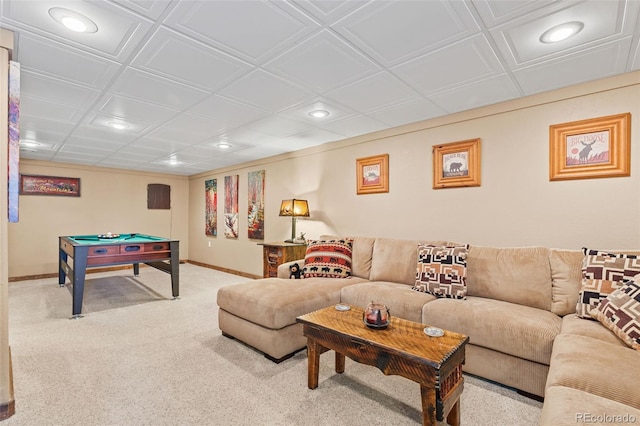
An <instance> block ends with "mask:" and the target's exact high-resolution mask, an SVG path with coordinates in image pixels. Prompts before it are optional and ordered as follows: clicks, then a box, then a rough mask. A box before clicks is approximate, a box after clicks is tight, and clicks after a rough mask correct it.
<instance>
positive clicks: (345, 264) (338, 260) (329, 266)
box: [302, 238, 353, 278]
mask: <svg viewBox="0 0 640 426" xmlns="http://www.w3.org/2000/svg"><path fill="white" fill-rule="evenodd" d="M352 251H353V239H352V238H342V239H331V240H315V241H308V245H307V253H306V255H305V257H304V268H303V269H302V273H303V275H304V277H305V278H310V277H324V278H350V277H351V255H352Z"/></svg>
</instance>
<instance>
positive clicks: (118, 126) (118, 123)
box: [107, 121, 129, 130]
mask: <svg viewBox="0 0 640 426" xmlns="http://www.w3.org/2000/svg"><path fill="white" fill-rule="evenodd" d="M107 125H108V126H109V127H113V128H114V129H118V130H124V129H128V128H129V125H128V124H127V123H123V122H122V121H109V122H108V123H107Z"/></svg>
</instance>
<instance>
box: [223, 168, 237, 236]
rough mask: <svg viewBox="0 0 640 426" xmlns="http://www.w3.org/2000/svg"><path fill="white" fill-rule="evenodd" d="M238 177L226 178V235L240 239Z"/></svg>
mask: <svg viewBox="0 0 640 426" xmlns="http://www.w3.org/2000/svg"><path fill="white" fill-rule="evenodd" d="M238 179H239V176H238V175H232V176H225V177H224V235H225V236H226V237H228V238H238Z"/></svg>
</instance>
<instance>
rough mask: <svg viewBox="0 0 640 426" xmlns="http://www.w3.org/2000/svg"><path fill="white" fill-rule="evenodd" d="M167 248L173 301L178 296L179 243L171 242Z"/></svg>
mask: <svg viewBox="0 0 640 426" xmlns="http://www.w3.org/2000/svg"><path fill="white" fill-rule="evenodd" d="M169 248H170V249H171V260H170V262H171V294H173V299H174V300H175V299H178V298H179V297H178V296H180V269H179V268H180V243H179V242H178V241H171V242H170V243H169Z"/></svg>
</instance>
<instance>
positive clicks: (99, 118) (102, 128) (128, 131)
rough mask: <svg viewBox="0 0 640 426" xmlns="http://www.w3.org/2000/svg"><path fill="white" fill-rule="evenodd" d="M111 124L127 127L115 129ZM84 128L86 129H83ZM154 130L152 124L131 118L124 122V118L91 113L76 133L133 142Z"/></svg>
mask: <svg viewBox="0 0 640 426" xmlns="http://www.w3.org/2000/svg"><path fill="white" fill-rule="evenodd" d="M110 123H122V124H125V125H126V126H127V128H125V129H114V128H113V127H112V126H111V124H110ZM82 126H84V127H82ZM151 128H152V125H151V124H148V123H141V122H136V121H133V120H132V119H131V118H127V120H123V119H122V118H120V117H118V116H114V115H109V114H100V113H96V112H95V111H90V112H89V113H88V114H87V116H86V117H85V118H84V120H83V121H82V123H81V125H80V127H79V128H78V129H76V131H82V132H83V133H84V134H86V135H91V134H93V135H95V137H98V138H102V137H105V135H110V136H109V137H114V138H118V139H122V140H132V139H136V138H138V137H139V136H140V135H142V134H144V133H145V132H147V131H148V130H149V129H151Z"/></svg>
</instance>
